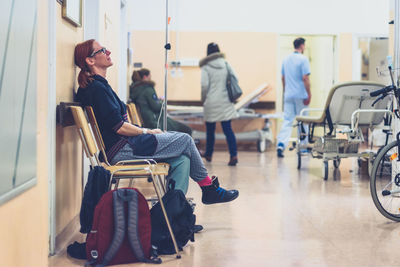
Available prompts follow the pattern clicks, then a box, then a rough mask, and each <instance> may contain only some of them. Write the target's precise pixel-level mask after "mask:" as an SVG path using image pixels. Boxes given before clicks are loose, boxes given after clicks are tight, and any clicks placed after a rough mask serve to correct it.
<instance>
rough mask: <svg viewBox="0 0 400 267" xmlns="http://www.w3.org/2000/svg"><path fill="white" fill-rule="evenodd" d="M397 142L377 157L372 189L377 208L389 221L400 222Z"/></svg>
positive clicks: (399, 179)
mask: <svg viewBox="0 0 400 267" xmlns="http://www.w3.org/2000/svg"><path fill="white" fill-rule="evenodd" d="M399 156H400V155H399V151H398V146H397V141H394V142H392V143H390V144H388V145H387V146H385V147H384V148H383V149H382V150H381V151H380V152H379V154H378V155H377V157H376V159H375V161H374V164H373V167H372V172H371V179H370V189H371V196H372V199H373V201H374V204H375V206H376V208H377V209H378V210H379V212H380V213H381V214H382V215H383V216H385V217H386V218H388V219H391V220H393V221H397V222H400V162H399V161H397V160H398V159H399Z"/></svg>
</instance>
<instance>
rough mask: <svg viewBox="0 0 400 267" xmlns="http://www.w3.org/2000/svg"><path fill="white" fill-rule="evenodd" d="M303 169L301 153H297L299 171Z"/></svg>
mask: <svg viewBox="0 0 400 267" xmlns="http://www.w3.org/2000/svg"><path fill="white" fill-rule="evenodd" d="M300 168H301V152H300V151H297V169H298V170H300Z"/></svg>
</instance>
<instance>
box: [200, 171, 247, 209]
mask: <svg viewBox="0 0 400 267" xmlns="http://www.w3.org/2000/svg"><path fill="white" fill-rule="evenodd" d="M212 178H213V181H212V184H211V185H208V186H202V187H201V190H202V191H203V196H202V198H201V201H202V202H203V204H216V203H223V202H229V201H232V200H234V199H236V198H237V197H238V196H239V191H237V190H225V189H223V188H222V187H219V182H218V177H216V176H213V177H212Z"/></svg>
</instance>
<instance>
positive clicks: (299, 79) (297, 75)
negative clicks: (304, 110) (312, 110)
mask: <svg viewBox="0 0 400 267" xmlns="http://www.w3.org/2000/svg"><path fill="white" fill-rule="evenodd" d="M309 74H310V63H309V62H308V59H307V57H306V56H304V55H303V54H300V53H299V52H297V51H296V52H294V53H292V54H290V55H289V56H288V57H286V58H285V59H284V60H283V63H282V76H284V77H285V95H284V98H285V100H287V99H307V98H308V94H307V91H306V88H305V86H304V82H303V76H304V75H309Z"/></svg>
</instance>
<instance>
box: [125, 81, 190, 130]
mask: <svg viewBox="0 0 400 267" xmlns="http://www.w3.org/2000/svg"><path fill="white" fill-rule="evenodd" d="M154 85H155V84H154V82H152V81H142V82H138V83H132V84H131V86H130V100H131V101H132V102H133V103H135V104H136V106H137V107H138V108H139V112H140V115H141V117H142V123H143V127H146V128H150V129H155V128H160V129H162V125H163V121H164V118H163V115H162V114H163V112H162V109H161V108H162V102H161V101H160V100H159V99H158V97H157V93H156V90H155V89H154ZM160 113H161V118H160V121H159V123H158V118H159V116H160ZM167 130H168V131H177V132H183V133H187V134H189V135H192V129H191V128H190V127H189V126H187V125H185V124H182V123H180V122H178V121H175V120H173V119H171V118H167Z"/></svg>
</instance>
